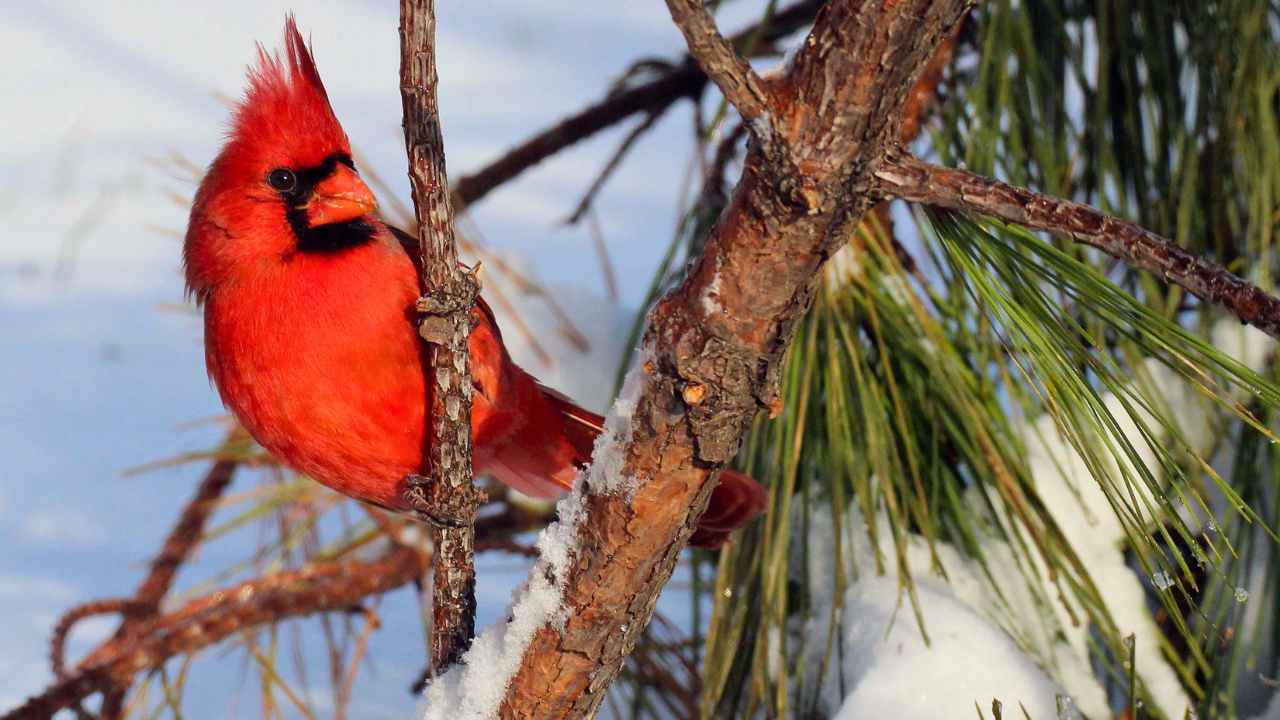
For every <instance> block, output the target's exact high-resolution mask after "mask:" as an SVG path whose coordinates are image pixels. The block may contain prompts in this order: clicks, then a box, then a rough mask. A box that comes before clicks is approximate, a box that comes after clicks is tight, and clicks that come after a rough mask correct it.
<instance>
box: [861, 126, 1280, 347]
mask: <svg viewBox="0 0 1280 720" xmlns="http://www.w3.org/2000/svg"><path fill="white" fill-rule="evenodd" d="M876 180H877V184H878V189H879V191H880V192H882V193H883V194H885V195H887V196H891V197H900V198H902V199H904V200H910V201H912V202H918V203H923V204H926V205H933V206H936V207H943V208H949V209H952V210H963V211H966V212H973V213H977V214H980V215H986V216H989V217H993V218H998V219H1000V220H1004V221H1006V222H1009V223H1013V224H1015V225H1022V226H1024V227H1028V228H1032V229H1035V230H1043V231H1046V232H1049V233H1052V234H1054V235H1059V236H1062V237H1066V238H1069V239H1071V240H1073V241H1075V242H1079V243H1083V244H1085V245H1089V246H1091V247H1095V248H1098V249H1099V250H1101V251H1103V252H1105V253H1107V254H1108V255H1110V256H1112V257H1115V258H1118V259H1120V260H1121V261H1123V262H1124V263H1125V264H1127V265H1129V266H1130V267H1135V268H1139V269H1142V270H1146V271H1148V272H1152V273H1155V274H1156V275H1159V276H1160V277H1161V278H1163V279H1164V280H1165V281H1167V282H1171V283H1174V284H1175V285H1177V286H1179V287H1181V288H1183V289H1184V290H1186V291H1187V292H1189V293H1191V294H1192V295H1195V296H1196V297H1198V298H1200V299H1202V300H1205V301H1207V302H1211V303H1215V304H1218V305H1221V306H1223V307H1224V308H1226V309H1227V310H1228V311H1230V312H1231V313H1233V314H1234V315H1235V316H1236V317H1237V318H1239V319H1240V321H1241V322H1243V323H1247V324H1249V325H1253V326H1255V327H1257V328H1258V329H1259V330H1262V331H1263V332H1265V333H1267V334H1268V335H1270V336H1271V337H1274V338H1280V299H1277V298H1276V297H1275V296H1273V295H1271V294H1269V293H1267V292H1265V291H1264V290H1262V289H1261V288H1259V287H1258V286H1257V285H1254V284H1253V283H1251V282H1249V281H1248V280H1245V279H1243V278H1241V277H1238V276H1236V275H1235V274H1233V273H1231V272H1230V271H1228V270H1227V269H1226V268H1224V267H1222V266H1221V265H1218V264H1217V263H1214V262H1211V261H1209V260H1205V259H1203V258H1200V257H1197V256H1195V255H1192V254H1191V253H1189V252H1187V251H1186V250H1183V249H1182V248H1181V247H1178V245H1176V244H1174V243H1173V241H1171V240H1168V239H1166V238H1163V237H1161V236H1159V235H1156V234H1155V233H1153V232H1151V231H1149V230H1147V229H1145V228H1142V227H1140V226H1138V225H1136V224H1134V223H1131V222H1128V221H1125V220H1121V219H1119V218H1116V217H1112V216H1110V215H1107V214H1105V213H1102V212H1099V211H1098V210H1095V209H1093V208H1091V207H1089V206H1087V205H1081V204H1080V203H1075V202H1070V201H1068V200H1062V199H1059V198H1055V197H1051V196H1049V195H1045V194H1043V193H1038V192H1035V191H1034V190H1028V189H1026V188H1021V187H1017V186H1014V185H1010V184H1008V183H1005V182H1001V181H999V180H995V179H992V178H987V177H983V176H981V175H977V174H975V173H971V172H968V171H967V170H955V169H952V168H945V167H940V166H938V165H932V164H929V163H926V162H924V161H922V160H919V159H917V158H914V157H912V156H911V155H910V154H908V153H906V152H905V151H903V150H901V149H894V150H892V151H891V152H889V154H888V155H887V156H886V159H885V161H884V162H883V163H882V164H881V166H880V168H879V169H878V170H877V171H876Z"/></svg>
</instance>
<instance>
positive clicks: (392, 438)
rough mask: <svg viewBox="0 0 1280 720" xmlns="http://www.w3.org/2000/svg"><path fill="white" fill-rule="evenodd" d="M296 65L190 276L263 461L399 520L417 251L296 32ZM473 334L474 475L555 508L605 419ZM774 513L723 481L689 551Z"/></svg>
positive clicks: (211, 187)
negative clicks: (358, 154)
mask: <svg viewBox="0 0 1280 720" xmlns="http://www.w3.org/2000/svg"><path fill="white" fill-rule="evenodd" d="M285 48H286V52H285V57H284V58H280V57H279V56H273V55H268V54H267V53H266V51H265V50H260V51H259V56H258V66H257V67H256V68H254V69H252V70H250V72H249V88H248V91H247V92H246V95H245V98H244V100H243V101H242V102H241V104H240V105H239V107H238V109H237V110H236V112H235V117H234V120H233V123H232V127H231V132H230V135H229V138H228V141H227V143H226V145H225V146H224V147H223V148H222V151H221V152H220V153H219V154H218V156H217V158H216V159H214V161H213V164H212V165H210V167H209V171H208V173H207V174H206V175H205V177H204V180H203V181H202V182H201V184H200V189H199V191H198V192H197V193H196V198H195V202H194V204H193V205H192V208H191V220H190V224H189V226H188V228H187V236H186V243H185V246H184V249H183V260H184V265H185V267H186V280H187V287H188V290H189V291H190V292H191V293H192V294H193V295H194V296H195V298H196V300H197V302H198V303H200V305H202V306H203V309H204V321H205V360H206V363H207V365H208V369H209V375H210V377H211V378H212V380H213V382H214V383H215V384H216V385H217V387H218V391H219V393H220V394H221V396H222V400H223V402H224V403H225V404H226V405H227V407H228V408H230V409H231V411H232V412H233V413H235V415H236V417H238V418H239V419H240V421H241V422H242V423H243V424H244V426H245V428H247V429H248V431H249V432H250V433H251V434H252V435H253V437H254V438H255V439H256V440H257V441H258V442H259V443H261V444H262V446H263V447H265V448H266V449H267V450H269V451H270V452H271V453H273V454H274V455H276V456H277V457H279V458H281V459H282V460H283V461H285V462H286V463H288V464H289V465H291V466H293V467H294V468H296V469H298V470H300V471H302V472H305V473H307V474H308V475H310V476H311V477H313V478H315V479H316V480H319V481H320V482H322V483H324V484H325V485H328V486H329V487H331V488H333V489H334V490H337V491H338V492H340V493H343V494H345V495H349V496H351V497H354V498H357V499H360V500H363V501H365V502H369V503H373V504H375V505H379V506H382V507H385V508H390V509H393V510H397V511H405V510H407V509H408V508H407V506H406V505H405V502H404V500H403V499H402V497H401V495H402V492H403V490H404V480H405V476H407V475H409V474H411V473H418V472H422V471H423V470H424V469H425V463H426V459H425V457H424V447H425V440H424V438H425V437H426V427H427V426H426V425H425V423H424V416H425V413H426V407H427V405H426V399H425V398H426V388H425V384H426V381H425V374H424V373H425V370H426V368H427V365H426V362H427V361H426V355H425V348H424V344H423V342H422V341H421V340H420V339H419V338H418V334H417V331H416V328H415V324H414V321H415V319H416V315H415V311H414V305H415V302H416V300H417V299H418V296H419V295H420V293H421V288H420V286H419V272H418V268H417V267H416V266H415V263H416V262H417V257H418V254H417V244H416V240H415V239H414V238H412V237H409V236H407V235H406V234H405V233H403V232H401V231H399V230H396V229H395V228H392V227H388V226H387V225H385V224H383V222H382V221H381V220H380V219H379V218H378V217H377V215H376V214H375V210H376V207H377V205H376V202H375V201H374V197H373V193H371V192H370V191H369V188H368V187H366V186H365V184H364V183H363V182H362V181H361V180H360V176H359V175H358V174H357V173H356V168H355V163H353V162H352V160H351V148H350V145H349V143H348V141H347V136H346V133H344V132H343V130H342V126H341V125H339V123H338V120H337V118H336V117H335V116H334V114H333V110H332V108H330V106H329V99H328V95H327V94H326V93H325V89H324V86H323V85H322V84H321V82H320V75H319V73H318V72H317V71H316V66H315V62H314V60H312V57H311V54H310V52H309V51H308V48H307V46H306V44H305V43H304V41H303V39H302V36H301V35H300V34H299V33H298V29H297V27H296V26H295V25H294V23H293V20H292V18H290V19H289V20H288V21H287V23H286V26H285ZM474 321H475V322H474V330H473V331H472V333H471V337H470V351H471V372H472V380H473V383H474V385H475V393H474V395H473V407H472V410H471V432H472V440H473V453H474V465H475V470H476V472H477V473H488V474H490V475H492V476H494V477H496V478H497V479H498V480H500V481H502V482H504V483H506V484H507V485H509V486H510V487H513V488H515V489H517V490H519V491H521V492H523V493H526V494H528V495H532V496H536V497H552V496H555V495H556V494H558V493H560V492H562V491H563V490H565V489H568V488H569V487H570V485H571V484H572V482H573V478H574V475H575V473H576V472H577V469H578V468H579V467H581V466H583V465H585V464H587V463H588V462H589V461H590V458H591V449H592V444H593V442H594V440H595V438H596V436H597V435H599V434H600V432H601V426H602V418H601V417H600V416H598V415H595V414H594V413H591V412H588V411H586V410H583V409H582V408H579V407H577V406H576V405H574V404H573V403H572V402H570V401H569V400H568V399H567V398H565V397H564V396H562V395H560V394H559V393H556V392H555V391H553V390H550V389H549V388H546V387H543V386H542V385H540V384H539V383H538V382H537V380H535V379H534V378H533V377H532V376H531V375H529V374H528V373H527V372H525V371H524V370H522V369H520V368H519V367H518V366H517V365H516V364H515V363H514V362H512V361H511V358H510V357H509V356H508V355H507V351H506V348H505V347H504V346H503V344H502V337H501V335H500V334H499V333H498V327H497V324H496V323H495V322H494V318H493V313H492V312H491V311H490V310H489V308H488V306H487V305H485V303H484V302H483V301H481V302H480V303H479V305H478V307H477V308H476V311H475V318H474ZM764 504H765V496H764V491H763V489H762V488H761V487H760V485H759V484H758V483H756V482H755V481H754V480H752V479H751V478H749V477H746V476H745V475H741V474H739V473H735V472H731V471H725V472H723V473H722V474H721V476H720V484H719V486H718V487H717V488H716V490H715V492H714V494H713V495H712V498H711V505H710V507H709V508H708V510H707V512H706V513H705V514H704V515H703V517H702V519H701V520H700V524H699V528H698V531H697V532H696V533H695V536H694V542H696V543H698V544H701V545H704V546H708V547H717V546H719V545H721V544H723V543H724V542H725V541H726V540H727V539H728V534H729V532H731V531H732V530H734V529H736V528H738V527H741V526H742V525H743V524H745V523H746V522H747V521H749V520H751V519H752V518H753V517H755V516H756V515H758V514H759V513H760V512H762V510H763V508H764Z"/></svg>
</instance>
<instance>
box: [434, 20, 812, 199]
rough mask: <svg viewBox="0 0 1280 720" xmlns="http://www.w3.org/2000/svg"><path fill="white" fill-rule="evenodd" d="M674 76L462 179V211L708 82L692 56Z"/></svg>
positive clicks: (746, 34)
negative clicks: (563, 153)
mask: <svg viewBox="0 0 1280 720" xmlns="http://www.w3.org/2000/svg"><path fill="white" fill-rule="evenodd" d="M823 2H824V0H801V1H800V2H796V3H793V4H791V5H788V6H787V7H785V8H783V9H781V10H779V11H778V12H776V13H774V14H773V16H772V17H770V18H767V19H766V20H763V21H761V22H760V23H757V24H755V25H752V26H751V27H748V28H745V29H744V30H742V31H741V32H738V33H736V34H735V35H733V37H731V38H730V39H729V42H730V44H732V45H733V46H734V47H735V48H744V47H745V46H746V45H747V44H748V43H749V42H750V41H751V40H752V38H756V39H757V44H756V45H757V48H765V47H767V46H768V45H769V44H771V43H773V42H776V41H777V40H779V39H781V38H783V37H786V36H787V35H789V34H791V33H793V32H795V31H796V30H798V29H800V28H802V27H804V26H805V25H807V24H808V23H809V22H810V21H811V20H812V19H813V16H814V14H816V13H817V11H818V8H820V7H822V4H823ZM674 67H675V69H674V70H672V71H671V72H669V73H667V74H665V75H663V76H661V77H659V78H656V79H654V80H651V81H649V82H647V83H643V84H640V85H637V86H635V87H632V88H627V89H624V90H617V91H614V92H610V93H609V94H608V95H607V96H606V97H604V98H603V99H601V100H600V101H599V102H596V103H594V104H592V105H590V106H588V107H586V108H584V109H582V110H580V111H578V112H576V113H574V114H573V115H570V116H569V117H567V118H565V119H564V120H561V121H560V122H558V123H556V124H555V125H552V126H551V127H549V128H547V129H545V130H543V131H541V132H539V133H537V134H536V135H534V136H533V137H531V138H529V139H528V140H525V141H524V142H522V143H520V144H519V145H517V146H516V147H514V148H512V149H511V150H510V151H509V152H507V154H505V155H503V156H502V157H500V158H498V159H497V160H495V161H493V162H491V163H489V164H488V165H486V166H485V167H483V168H481V169H480V170H477V171H476V172H474V173H471V174H469V175H464V176H463V177H461V178H459V179H458V181H457V184H456V185H454V188H453V197H454V200H455V202H457V203H458V206H459V207H463V206H466V205H471V204H472V203H475V202H478V201H479V200H480V199H481V198H483V197H484V196H485V195H488V194H489V192H490V191H491V190H493V189H494V188H496V187H498V186H499V185H501V184H503V183H505V182H507V181H509V180H511V179H512V178H514V177H516V176H517V175H519V174H520V173H522V172H524V171H525V170H528V169H529V168H531V167H533V166H534V165H537V164H538V163H540V162H542V161H543V160H546V159H547V158H549V157H551V156H552V155H554V154H556V153H558V152H560V151H561V150H563V149H565V148H567V147H569V146H571V145H573V144H575V143H577V142H579V141H581V140H585V139H586V138H589V137H591V136H592V135H594V134H596V133H597V132H600V131H601V130H604V129H605V128H608V127H611V126H613V125H615V124H617V123H619V122H622V121H623V120H625V119H626V118H628V117H631V116H632V115H634V114H635V113H639V112H643V113H648V114H653V115H659V116H661V115H662V114H663V113H665V112H666V111H667V110H668V109H669V108H670V107H671V105H672V104H674V103H675V102H676V101H678V100H680V99H681V98H686V97H688V98H695V97H697V96H698V95H700V94H701V93H702V89H703V88H704V87H705V86H706V84H707V76H706V74H705V73H703V72H702V70H701V69H700V68H699V67H698V65H697V63H694V62H693V61H692V60H691V59H689V58H688V57H687V56H686V58H685V59H684V61H683V62H679V63H676V64H675V65H674Z"/></svg>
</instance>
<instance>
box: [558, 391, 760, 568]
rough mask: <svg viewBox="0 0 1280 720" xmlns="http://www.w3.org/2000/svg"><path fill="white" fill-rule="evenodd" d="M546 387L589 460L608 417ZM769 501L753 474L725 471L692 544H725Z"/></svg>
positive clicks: (579, 452) (572, 437)
mask: <svg viewBox="0 0 1280 720" xmlns="http://www.w3.org/2000/svg"><path fill="white" fill-rule="evenodd" d="M542 391H543V395H544V396H545V397H546V398H547V399H548V400H549V401H550V402H551V403H552V404H553V405H555V407H556V408H557V409H558V410H559V411H560V414H561V415H562V416H563V417H564V420H565V423H564V434H565V437H566V438H568V440H569V442H570V444H572V445H573V447H574V449H575V451H576V454H577V456H578V458H577V460H578V463H579V464H581V465H585V464H587V463H588V462H590V461H591V451H592V448H593V447H594V446H595V441H596V438H597V437H599V435H600V433H601V432H603V431H604V418H602V417H601V416H599V415H596V414H595V413H593V412H590V411H589V410H584V409H582V408H580V407H578V406H577V405H576V404H574V402H573V401H572V400H570V399H569V398H567V397H565V396H564V395H562V394H560V393H559V392H557V391H555V390H552V389H551V388H548V387H545V386H542ZM768 502H769V498H768V495H767V494H766V493H765V489H764V487H763V486H761V485H760V483H758V482H756V481H755V480H754V479H753V478H751V477H749V476H747V475H743V474H742V473H740V472H737V471H734V470H724V471H721V473H720V479H719V482H718V484H717V485H716V487H715V489H714V490H712V491H711V500H710V501H709V502H708V503H707V509H706V511H705V512H703V513H702V517H701V518H699V519H698V527H697V529H696V530H694V532H693V536H692V537H691V538H689V544H690V545H694V546H697V547H704V548H712V549H714V548H718V547H721V546H723V545H724V544H725V543H727V542H729V535H730V534H731V533H732V532H733V531H734V530H737V529H738V528H740V527H742V526H744V525H746V524H747V523H749V522H751V521H752V520H754V519H755V518H756V516H758V515H760V514H761V513H763V512H764V510H765V507H766V506H767V505H768Z"/></svg>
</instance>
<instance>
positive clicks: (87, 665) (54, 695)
mask: <svg viewBox="0 0 1280 720" xmlns="http://www.w3.org/2000/svg"><path fill="white" fill-rule="evenodd" d="M426 562H427V560H426V558H424V556H423V555H422V553H421V552H419V551H418V550H416V549H414V548H412V547H409V546H405V545H392V547H391V548H390V549H388V550H387V551H386V552H385V553H383V554H382V555H381V556H380V557H378V558H376V559H374V560H345V561H334V562H325V563H315V564H313V565H310V566H307V567H304V568H301V569H298V570H290V571H285V572H280V573H276V574H273V575H268V576H266V577H262V578H255V579H253V580H249V581H247V582H243V583H240V584H238V585H233V586H231V587H228V588H223V589H220V590H217V591H215V592H212V593H209V594H207V595H204V596H202V597H200V598H197V599H195V600H192V601H190V602H188V603H186V604H185V605H183V606H182V607H181V608H179V609H177V610H174V611H172V612H169V613H165V614H163V615H157V616H154V617H151V618H148V619H146V620H142V621H140V622H139V623H138V624H137V625H136V626H135V627H134V629H133V631H132V632H130V633H129V634H128V635H126V636H124V637H119V638H112V639H110V640H108V641H107V642H105V643H103V644H102V645H100V646H99V647H98V648H97V649H96V650H94V651H93V652H92V653H90V654H89V655H88V656H87V657H86V658H84V659H83V660H81V661H80V662H79V663H78V664H77V666H76V668H75V669H74V671H72V672H71V673H69V674H67V675H66V676H65V677H63V678H61V679H60V680H59V681H57V682H55V683H54V684H53V685H51V686H50V687H49V688H47V689H46V690H45V691H44V692H43V693H41V694H40V695H37V696H35V697H33V698H31V699H30V700H28V701H27V702H26V703H25V704H23V705H22V706H20V707H18V708H16V709H14V710H13V711H11V712H9V713H8V714H6V715H4V716H3V717H4V718H5V720H19V719H22V720H26V719H27V718H47V717H50V716H52V715H53V713H55V712H57V711H58V710H60V709H62V708H66V707H70V706H72V705H74V704H75V703H78V702H79V701H80V700H82V699H84V698H85V697H88V696H89V695H91V694H93V693H96V692H109V691H110V690H111V689H112V688H115V687H119V686H122V685H123V686H125V687H127V685H128V684H129V683H131V682H132V681H133V678H135V677H136V676H137V675H138V673H141V672H145V671H148V670H153V669H155V668H158V667H160V666H161V665H162V664H163V663H164V662H165V661H166V660H168V659H169V658H171V657H174V656H176V655H193V654H195V653H197V652H199V651H200V650H202V649H204V648H206V647H209V646H211V645H213V644H215V643H218V642H221V641H222V640H224V639H226V638H227V637H229V636H231V635H234V634H237V633H240V632H243V631H246V630H250V629H253V628H256V627H259V626H261V625H264V624H267V623H274V622H278V621H280V620H284V619H288V618H291V617H301V616H304V615H310V614H313V613H317V612H327V611H345V610H348V609H351V608H355V607H359V605H360V603H361V601H362V600H364V599H365V598H367V597H369V596H370V595H379V594H382V593H385V592H387V591H389V590H392V589H394V588H397V587H400V586H402V585H405V584H407V583H409V582H411V581H412V580H413V579H414V578H415V577H418V576H419V575H420V574H421V572H422V570H423V568H425V567H426Z"/></svg>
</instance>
